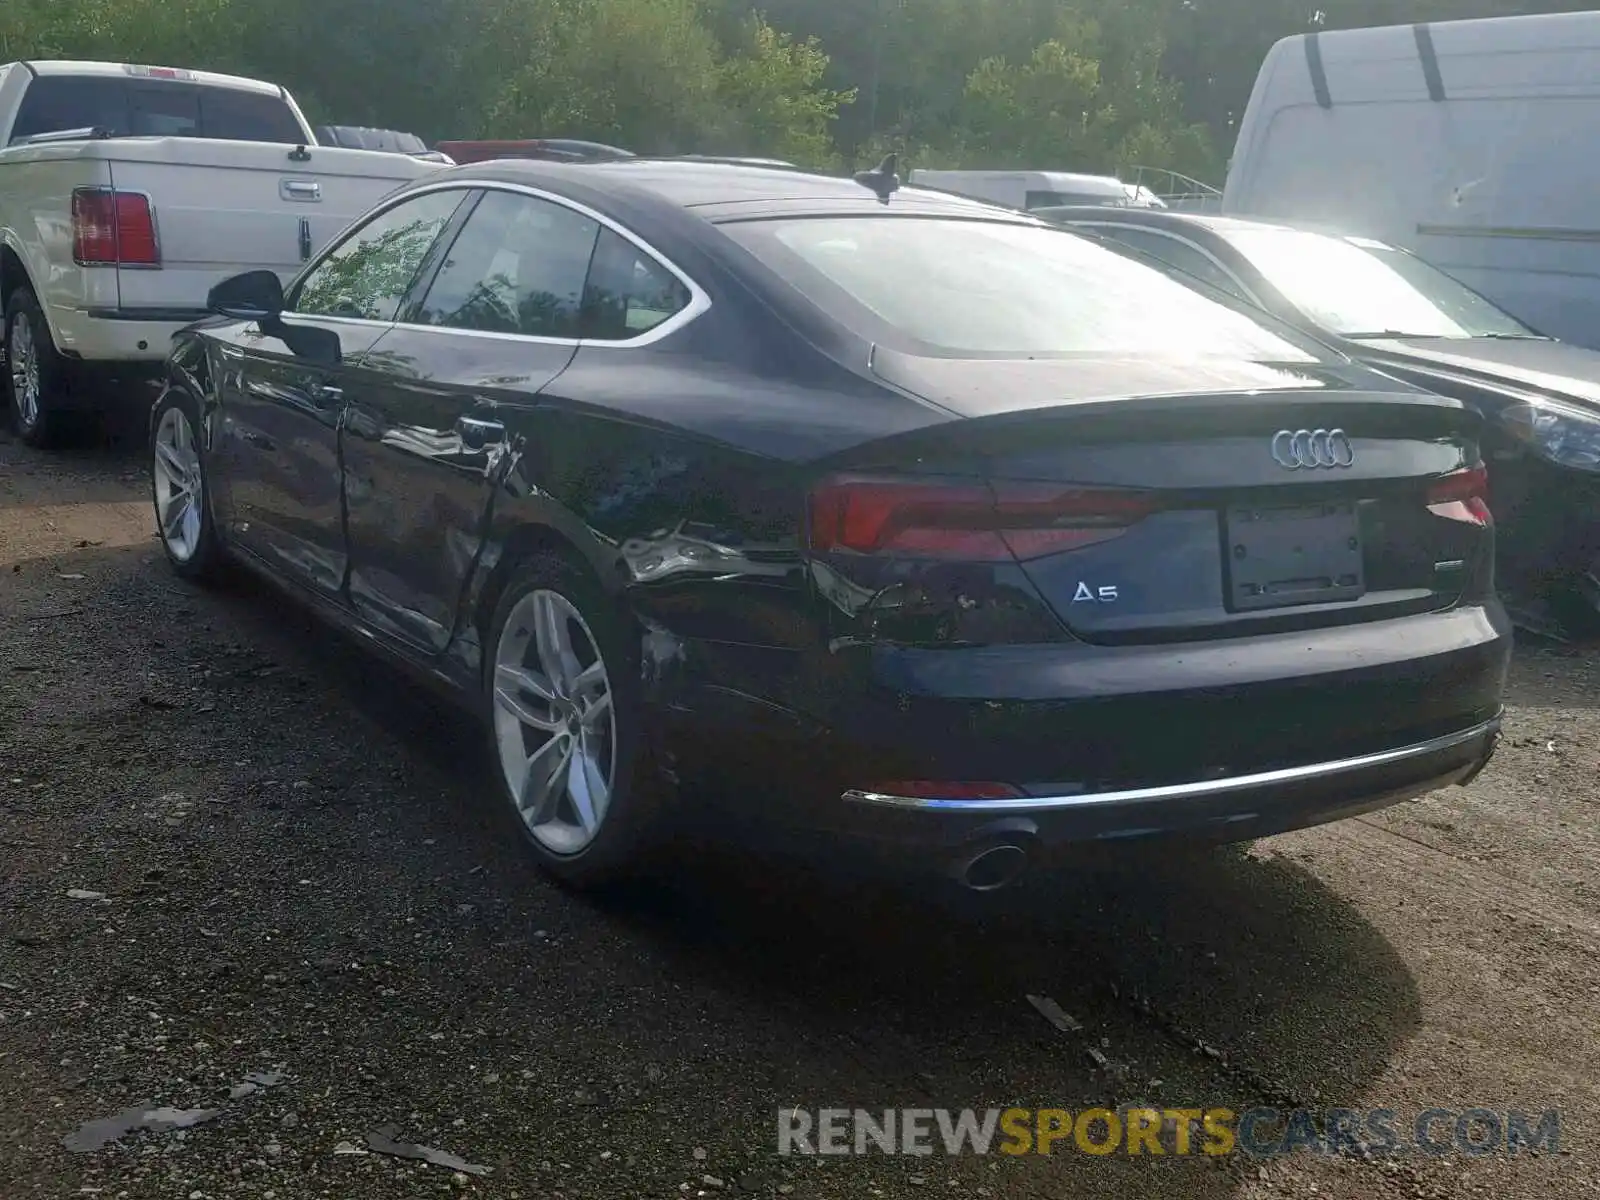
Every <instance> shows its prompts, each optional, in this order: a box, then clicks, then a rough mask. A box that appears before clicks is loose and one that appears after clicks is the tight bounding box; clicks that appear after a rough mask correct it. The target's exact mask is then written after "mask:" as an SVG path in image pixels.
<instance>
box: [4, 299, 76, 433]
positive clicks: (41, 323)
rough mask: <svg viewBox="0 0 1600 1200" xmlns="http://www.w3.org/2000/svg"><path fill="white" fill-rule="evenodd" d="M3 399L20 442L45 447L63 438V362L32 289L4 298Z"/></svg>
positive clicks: (65, 376)
mask: <svg viewBox="0 0 1600 1200" xmlns="http://www.w3.org/2000/svg"><path fill="white" fill-rule="evenodd" d="M5 318H6V344H5V351H6V375H5V379H6V399H7V400H8V401H9V407H10V409H11V423H12V425H13V426H14V427H15V428H16V431H17V436H18V437H19V438H21V439H22V441H23V442H24V443H26V444H27V445H29V446H33V447H35V448H37V449H46V448H48V447H50V446H53V445H56V444H57V443H58V442H60V441H61V437H62V433H63V427H64V425H65V413H64V412H63V408H64V404H63V401H64V399H65V391H66V387H67V382H68V381H67V364H66V363H65V362H63V361H62V358H61V356H60V355H59V354H58V353H56V347H55V343H54V342H53V341H52V340H51V338H50V326H49V324H48V323H47V322H46V321H45V319H44V311H43V310H42V309H41V308H40V307H39V301H38V299H37V298H36V297H35V296H34V294H33V291H32V289H31V288H28V287H26V286H23V287H19V288H17V289H16V290H15V291H13V292H12V293H11V295H10V296H9V297H8V298H7V300H6V309H5Z"/></svg>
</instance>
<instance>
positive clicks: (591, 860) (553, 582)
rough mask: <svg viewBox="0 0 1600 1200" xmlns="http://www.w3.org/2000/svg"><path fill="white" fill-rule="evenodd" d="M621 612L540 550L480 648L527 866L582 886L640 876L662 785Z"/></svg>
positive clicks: (568, 566)
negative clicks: (533, 862)
mask: <svg viewBox="0 0 1600 1200" xmlns="http://www.w3.org/2000/svg"><path fill="white" fill-rule="evenodd" d="M627 628H628V623H627V620H626V617H625V615H624V613H623V612H622V611H621V609H620V608H619V607H618V605H617V604H616V603H615V601H613V600H612V599H611V598H610V597H609V596H607V595H606V594H605V592H604V591H603V589H602V588H601V587H600V584H599V582H598V581H597V580H596V579H595V578H594V577H593V576H592V575H591V574H590V573H589V572H588V571H587V570H585V569H584V568H583V567H581V566H580V565H578V564H577V563H576V562H574V561H572V560H570V559H568V558H566V557H565V556H563V555H561V554H559V553H556V552H554V551H550V550H541V551H538V552H536V553H534V554H533V555H531V556H530V557H529V558H528V559H527V560H526V561H524V562H522V563H519V564H518V565H517V566H515V567H514V568H513V569H512V575H511V578H510V580H509V582H508V583H507V584H506V587H505V590H504V591H503V592H502V594H501V596H500V600H499V603H498V604H497V605H496V607H495V613H494V617H493V619H492V621H491V622H490V625H489V636H488V638H487V639H486V641H485V661H484V691H485V700H486V704H487V709H488V712H489V721H488V726H489V729H488V734H489V736H488V742H489V752H490V755H491V763H492V764H493V770H494V774H495V778H496V780H497V783H498V785H499V788H500V792H501V795H502V797H503V798H504V800H505V802H506V804H507V806H508V807H509V808H510V811H511V815H512V817H513V819H514V820H515V821H516V824H517V828H518V829H519V830H520V831H521V833H522V836H523V839H524V840H525V841H526V842H527V844H528V847H529V849H530V850H532V852H533V855H534V857H535V858H536V859H537V860H538V861H539V863H540V865H541V866H543V867H544V868H545V869H546V870H547V871H549V872H550V874H552V875H554V876H555V877H556V878H557V879H558V880H560V881H561V882H563V883H566V884H569V885H571V886H574V887H579V888H592V887H596V886H599V885H601V884H605V883H610V882H613V881H615V880H618V879H621V878H624V877H627V876H631V875H634V874H637V873H638V872H639V871H640V868H641V867H642V866H643V865H644V860H645V858H646V857H647V855H648V852H649V851H650V850H651V849H652V848H653V846H654V842H655V834H656V830H657V825H658V814H659V811H660V805H659V784H660V781H659V780H658V779H657V777H656V773H655V771H654V770H653V768H652V756H651V754H650V753H649V750H648V738H647V736H646V730H645V726H644V706H643V702H642V696H641V688H640V682H639V670H638V664H637V657H638V656H637V654H635V653H633V652H631V650H630V648H629V647H630V639H629V638H628V636H627Z"/></svg>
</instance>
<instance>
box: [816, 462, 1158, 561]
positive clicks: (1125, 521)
mask: <svg viewBox="0 0 1600 1200" xmlns="http://www.w3.org/2000/svg"><path fill="white" fill-rule="evenodd" d="M1158 507H1159V505H1158V503H1157V500H1156V497H1155V496H1153V495H1152V494H1151V493H1149V492H1142V491H1137V490H1133V489H1125V488H1098V487H1075V486H1073V485H1071V484H1043V483H1010V482H1002V481H994V482H992V483H981V482H975V483H966V482H962V483H952V484H945V483H935V482H932V481H924V480H911V479H886V478H852V477H844V478H839V477H835V478H832V479H828V480H825V481H824V482H823V483H822V484H821V485H819V486H818V487H817V488H816V489H814V490H813V491H812V493H811V504H810V524H809V544H810V547H811V549H812V550H814V551H820V552H830V551H838V550H846V551H853V552H855V553H857V554H886V555H894V556H902V557H910V558H937V559H949V560H956V561H964V562H1005V561H1010V559H1011V558H1012V557H1013V556H1015V557H1016V558H1019V559H1023V560H1027V559H1032V558H1040V557H1043V556H1044V555H1047V554H1058V553H1060V552H1062V551H1064V550H1076V549H1079V548H1081V547H1083V546H1091V545H1094V544H1095V543H1097V542H1104V541H1107V540H1109V539H1111V538H1114V537H1117V536H1119V535H1121V534H1122V533H1125V532H1126V531H1127V530H1128V528H1129V527H1131V526H1133V525H1136V524H1138V523H1139V522H1140V521H1142V520H1143V519H1144V518H1145V517H1147V516H1149V515H1150V514H1151V513H1153V512H1155V511H1156V509H1157V508H1158Z"/></svg>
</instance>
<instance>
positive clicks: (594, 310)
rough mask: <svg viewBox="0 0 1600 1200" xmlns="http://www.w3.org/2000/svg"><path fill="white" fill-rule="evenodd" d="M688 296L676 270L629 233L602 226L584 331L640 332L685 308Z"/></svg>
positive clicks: (602, 335)
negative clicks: (640, 246)
mask: <svg viewBox="0 0 1600 1200" xmlns="http://www.w3.org/2000/svg"><path fill="white" fill-rule="evenodd" d="M689 299H690V296H689V289H688V288H687V287H685V286H684V285H683V281H682V280H680V279H679V278H678V277H677V276H676V275H674V274H673V273H672V272H671V271H669V270H667V268H666V267H664V266H662V265H661V264H660V263H658V262H657V261H656V260H655V259H653V258H651V257H650V256H649V255H648V254H646V253H645V252H644V251H643V250H640V249H639V247H637V246H635V245H634V244H633V243H632V242H630V241H629V240H628V239H627V238H625V237H623V236H621V235H620V234H618V233H614V232H613V231H612V230H610V229H602V230H601V231H600V243H599V245H598V246H597V247H596V248H595V253H594V264H593V266H592V267H591V268H590V270H589V284H588V287H587V288H586V289H585V291H584V296H583V336H584V337H586V338H594V339H596V340H598V341H608V342H623V341H627V340H628V339H630V338H636V337H638V336H640V335H641V334H645V333H648V332H650V330H652V329H654V328H655V327H656V326H658V325H660V324H662V323H663V322H665V321H667V320H670V319H671V318H672V317H674V316H675V315H677V314H678V313H679V312H682V311H683V310H684V309H685V308H687V307H688V306H689Z"/></svg>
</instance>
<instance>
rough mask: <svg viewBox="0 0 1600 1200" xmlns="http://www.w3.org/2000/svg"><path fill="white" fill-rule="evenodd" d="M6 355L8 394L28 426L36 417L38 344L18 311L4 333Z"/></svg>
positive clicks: (31, 424) (30, 326) (31, 327)
mask: <svg viewBox="0 0 1600 1200" xmlns="http://www.w3.org/2000/svg"><path fill="white" fill-rule="evenodd" d="M6 357H7V359H8V360H9V361H10V363H11V394H12V395H13V396H14V397H15V398H16V404H17V416H18V418H19V419H20V420H21V422H22V424H23V425H25V426H28V427H29V428H31V427H32V426H33V425H35V424H36V423H37V422H38V420H39V347H38V346H36V345H35V344H34V341H33V322H32V321H30V320H28V314H27V313H25V312H19V313H17V315H16V316H15V317H13V318H12V321H11V329H10V330H9V331H8V334H7V337H6Z"/></svg>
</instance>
